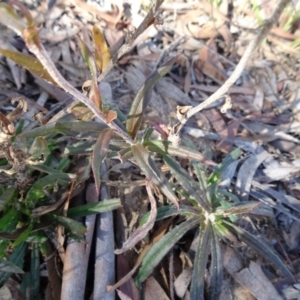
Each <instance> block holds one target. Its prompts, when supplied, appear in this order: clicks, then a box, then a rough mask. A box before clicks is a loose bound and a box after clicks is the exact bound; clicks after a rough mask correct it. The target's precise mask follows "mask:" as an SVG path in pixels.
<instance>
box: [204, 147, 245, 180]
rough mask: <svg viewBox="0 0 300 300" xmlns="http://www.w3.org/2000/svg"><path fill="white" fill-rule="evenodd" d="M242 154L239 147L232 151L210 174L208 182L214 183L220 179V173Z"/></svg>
mask: <svg viewBox="0 0 300 300" xmlns="http://www.w3.org/2000/svg"><path fill="white" fill-rule="evenodd" d="M240 154H241V150H240V149H239V148H236V149H234V150H233V151H231V152H230V153H229V154H228V155H227V156H226V157H225V159H224V160H223V161H222V163H220V164H219V165H218V166H217V168H216V169H215V170H214V171H213V173H212V174H211V175H210V176H209V179H208V183H209V184H212V183H214V182H216V181H218V180H219V179H220V173H221V172H222V171H223V170H225V169H226V168H227V167H228V166H229V165H230V164H231V163H232V162H233V161H235V160H236V159H238V157H239V156H240Z"/></svg>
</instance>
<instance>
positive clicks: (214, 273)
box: [208, 230, 223, 300]
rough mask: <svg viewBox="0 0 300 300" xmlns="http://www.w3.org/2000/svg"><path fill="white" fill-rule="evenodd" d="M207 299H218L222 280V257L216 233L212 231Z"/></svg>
mask: <svg viewBox="0 0 300 300" xmlns="http://www.w3.org/2000/svg"><path fill="white" fill-rule="evenodd" d="M209 274H210V284H209V294H208V299H209V300H219V298H220V294H221V291H222V282H223V258H222V253H221V245H220V242H219V238H218V235H217V234H216V233H215V232H214V230H213V232H212V239H211V263H210V272H209Z"/></svg>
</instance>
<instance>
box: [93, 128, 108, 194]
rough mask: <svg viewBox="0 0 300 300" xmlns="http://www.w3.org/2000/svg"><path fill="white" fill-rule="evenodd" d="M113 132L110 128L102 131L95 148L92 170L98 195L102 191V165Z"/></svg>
mask: <svg viewBox="0 0 300 300" xmlns="http://www.w3.org/2000/svg"><path fill="white" fill-rule="evenodd" d="M112 133H113V131H112V129H110V128H108V129H105V130H103V131H101V132H100V134H99V137H98V140H97V142H96V144H95V146H94V150H93V155H92V170H93V174H94V179H95V184H96V191H97V194H98V195H99V193H100V184H101V178H100V167H101V164H102V161H103V160H104V158H105V156H106V153H107V150H108V146H109V142H110V139H111V135H112Z"/></svg>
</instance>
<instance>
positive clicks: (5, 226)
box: [0, 207, 20, 233]
mask: <svg viewBox="0 0 300 300" xmlns="http://www.w3.org/2000/svg"><path fill="white" fill-rule="evenodd" d="M19 217H20V212H19V211H17V210H16V208H15V207H12V208H11V209H10V210H9V211H7V212H5V214H4V215H3V217H2V218H1V219H0V232H7V233H13V232H15V230H16V229H17V225H18V222H19Z"/></svg>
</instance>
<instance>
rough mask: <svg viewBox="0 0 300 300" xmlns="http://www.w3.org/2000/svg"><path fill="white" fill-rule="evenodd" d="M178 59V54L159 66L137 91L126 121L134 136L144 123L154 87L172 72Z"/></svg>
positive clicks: (131, 134)
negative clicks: (145, 112)
mask: <svg viewBox="0 0 300 300" xmlns="http://www.w3.org/2000/svg"><path fill="white" fill-rule="evenodd" d="M176 59H177V57H176V56H175V57H172V58H171V59H169V60H168V61H166V62H165V63H164V64H163V65H162V66H161V67H160V68H158V70H155V71H154V72H152V73H151V74H150V75H149V77H148V78H147V79H146V81H145V83H144V84H143V85H142V86H141V87H140V89H139V91H138V92H137V94H136V96H135V98H134V100H133V102H132V105H131V108H130V111H129V114H128V117H127V122H126V130H127V133H128V134H129V135H130V136H131V137H132V138H135V137H136V135H137V132H138V130H139V128H140V126H141V124H142V121H143V117H144V111H145V109H146V107H147V105H148V104H149V103H150V101H151V95H152V89H153V87H154V85H155V84H156V82H157V81H158V80H159V79H161V78H162V77H163V76H165V75H166V74H167V73H168V72H170V70H171V68H172V66H173V64H174V62H175V61H176Z"/></svg>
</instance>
